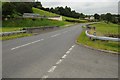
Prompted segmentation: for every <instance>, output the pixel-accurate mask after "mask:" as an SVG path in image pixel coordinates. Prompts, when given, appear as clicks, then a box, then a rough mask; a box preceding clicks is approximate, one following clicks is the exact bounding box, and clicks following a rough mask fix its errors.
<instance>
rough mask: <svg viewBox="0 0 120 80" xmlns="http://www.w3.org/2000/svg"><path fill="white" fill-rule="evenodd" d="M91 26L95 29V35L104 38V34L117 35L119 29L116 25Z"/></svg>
mask: <svg viewBox="0 0 120 80" xmlns="http://www.w3.org/2000/svg"><path fill="white" fill-rule="evenodd" d="M91 26H95V27H96V33H97V35H98V36H105V35H106V34H116V35H117V34H119V33H118V28H119V27H120V26H119V25H118V24H113V23H108V24H107V23H104V22H101V23H97V24H93V25H91Z"/></svg>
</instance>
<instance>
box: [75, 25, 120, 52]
mask: <svg viewBox="0 0 120 80" xmlns="http://www.w3.org/2000/svg"><path fill="white" fill-rule="evenodd" d="M92 26H96V32H97V33H98V32H99V33H100V34H99V35H105V34H107V33H113V34H118V26H117V24H112V23H110V24H106V23H98V24H94V25H92ZM77 42H78V43H80V44H83V45H88V46H91V47H93V48H96V49H103V50H110V51H115V52H120V51H119V50H120V44H119V42H113V41H101V40H96V41H92V40H90V39H89V38H88V37H87V36H86V34H85V31H83V32H82V33H81V35H80V36H79V37H78V38H77Z"/></svg>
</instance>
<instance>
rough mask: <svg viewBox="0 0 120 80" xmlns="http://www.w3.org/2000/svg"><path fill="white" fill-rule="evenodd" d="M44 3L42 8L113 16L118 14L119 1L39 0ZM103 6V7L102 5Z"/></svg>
mask: <svg viewBox="0 0 120 80" xmlns="http://www.w3.org/2000/svg"><path fill="white" fill-rule="evenodd" d="M39 1H40V2H41V3H42V6H43V7H45V8H51V7H53V8H55V7H65V6H68V7H70V8H71V9H72V10H75V11H76V12H79V13H84V14H85V15H94V14H95V13H97V14H106V13H111V14H118V1H119V0H116V1H113V0H105V1H103V0H101V1H96V0H95V1H94V2H93V0H89V2H87V1H88V0H85V1H78V2H77V1H76V0H75V1H73V2H70V1H68V2H67V1H59V0H58V1H52V0H50V1H51V2H50V1H49V2H47V1H43V0H39ZM101 4H102V5H101Z"/></svg>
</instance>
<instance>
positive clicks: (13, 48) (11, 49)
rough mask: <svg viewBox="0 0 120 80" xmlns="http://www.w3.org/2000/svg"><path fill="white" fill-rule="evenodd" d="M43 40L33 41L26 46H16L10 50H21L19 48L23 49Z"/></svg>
mask: <svg viewBox="0 0 120 80" xmlns="http://www.w3.org/2000/svg"><path fill="white" fill-rule="evenodd" d="M43 40H44V39H40V40H37V41H33V42H30V43H27V44H24V45H21V46H17V47H14V48H12V49H11V50H15V49H18V48H21V47H25V46H28V45H30V44H33V43H37V42H40V41H43Z"/></svg>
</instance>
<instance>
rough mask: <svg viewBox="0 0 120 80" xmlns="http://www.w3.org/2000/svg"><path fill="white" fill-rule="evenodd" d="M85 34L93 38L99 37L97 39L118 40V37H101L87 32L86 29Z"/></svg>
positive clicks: (119, 39)
mask: <svg viewBox="0 0 120 80" xmlns="http://www.w3.org/2000/svg"><path fill="white" fill-rule="evenodd" d="M85 34H86V35H87V36H88V37H90V38H93V39H99V40H109V41H120V38H112V37H103V36H94V35H90V34H88V30H86V32H85Z"/></svg>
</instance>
